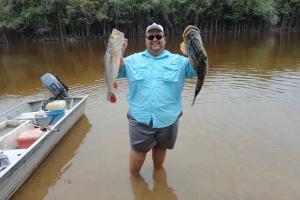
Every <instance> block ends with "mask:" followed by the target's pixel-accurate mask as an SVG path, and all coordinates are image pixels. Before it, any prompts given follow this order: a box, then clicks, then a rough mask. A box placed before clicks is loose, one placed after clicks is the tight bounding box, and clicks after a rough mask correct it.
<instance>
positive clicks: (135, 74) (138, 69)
mask: <svg viewBox="0 0 300 200" xmlns="http://www.w3.org/2000/svg"><path fill="white" fill-rule="evenodd" d="M146 69H147V67H146V65H136V66H134V67H132V68H131V76H130V78H129V81H130V82H133V81H141V80H143V79H144V78H145V72H146Z"/></svg>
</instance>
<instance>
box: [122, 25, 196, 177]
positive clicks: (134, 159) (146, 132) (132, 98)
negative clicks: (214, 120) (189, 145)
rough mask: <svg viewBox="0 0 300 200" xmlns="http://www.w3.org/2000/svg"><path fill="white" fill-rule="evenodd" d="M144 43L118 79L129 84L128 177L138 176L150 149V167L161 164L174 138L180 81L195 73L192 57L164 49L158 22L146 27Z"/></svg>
mask: <svg viewBox="0 0 300 200" xmlns="http://www.w3.org/2000/svg"><path fill="white" fill-rule="evenodd" d="M145 43H146V47H147V49H146V50H145V51H143V52H139V53H134V54H132V55H130V56H128V57H126V58H125V59H124V65H122V66H121V67H120V71H119V78H125V77H126V78H127V79H128V87H129V91H128V93H127V100H128V104H129V111H128V114H127V117H128V120H129V136H130V144H131V150H130V155H129V169H130V174H131V176H138V175H139V173H140V170H141V168H142V166H143V163H144V161H145V158H146V155H147V152H149V151H150V150H151V149H152V159H153V164H154V168H155V169H160V168H161V167H162V166H163V163H164V160H165V157H166V152H167V149H173V148H174V145H175V141H176V138H177V132H178V119H179V117H180V116H181V115H182V105H181V101H182V100H181V99H182V98H181V93H182V90H183V86H184V81H185V79H186V78H190V77H193V76H196V71H195V70H194V69H193V66H195V64H194V61H193V60H192V58H190V59H188V58H185V57H183V56H180V55H178V54H172V53H170V52H169V51H167V50H165V45H166V38H165V34H164V29H163V27H162V26H161V25H159V24H156V23H153V24H151V25H150V26H148V27H147V29H146V38H145ZM126 46H127V40H125V44H124V47H125V48H126Z"/></svg>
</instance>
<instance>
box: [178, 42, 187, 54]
mask: <svg viewBox="0 0 300 200" xmlns="http://www.w3.org/2000/svg"><path fill="white" fill-rule="evenodd" d="M179 49H180V51H181V52H182V53H184V54H186V51H185V44H184V42H182V43H181V44H180V45H179Z"/></svg>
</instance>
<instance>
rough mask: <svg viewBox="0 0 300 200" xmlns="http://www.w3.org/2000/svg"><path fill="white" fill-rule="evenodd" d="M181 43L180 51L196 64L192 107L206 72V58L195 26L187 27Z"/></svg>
mask: <svg viewBox="0 0 300 200" xmlns="http://www.w3.org/2000/svg"><path fill="white" fill-rule="evenodd" d="M182 37H183V42H182V43H181V44H180V50H181V51H182V52H183V53H184V54H186V55H188V56H191V57H192V58H193V60H194V61H195V63H196V65H197V66H196V71H197V77H198V79H197V83H196V88H195V94H194V99H193V103H192V105H194V103H195V100H196V97H197V95H198V94H199V92H200V90H201V88H202V85H203V83H204V79H205V76H206V74H207V71H208V57H207V53H206V51H205V49H204V46H203V42H202V39H201V36H200V30H199V28H197V27H196V26H192V25H189V26H187V27H186V28H185V30H184V31H183V34H182Z"/></svg>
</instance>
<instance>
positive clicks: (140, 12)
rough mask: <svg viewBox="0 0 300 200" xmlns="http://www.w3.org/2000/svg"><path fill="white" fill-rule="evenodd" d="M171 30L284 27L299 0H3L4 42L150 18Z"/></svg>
mask: <svg viewBox="0 0 300 200" xmlns="http://www.w3.org/2000/svg"><path fill="white" fill-rule="evenodd" d="M153 21H155V22H159V23H161V24H162V25H164V27H165V30H166V33H167V34H180V33H181V32H182V30H183V29H184V27H185V26H186V25H188V24H194V25H196V26H198V27H200V29H201V30H202V32H210V33H212V32H236V33H239V32H241V31H270V30H277V31H286V30H292V31H293V30H297V28H299V26H300V24H299V21H300V0H0V43H8V42H10V41H30V40H37V39H38V40H41V39H42V40H59V39H63V40H70V39H82V38H92V37H106V36H108V34H109V33H110V31H111V29H112V28H114V27H116V28H118V29H120V30H121V31H123V32H125V34H126V36H127V37H130V36H141V35H143V34H144V30H145V27H146V26H147V25H148V24H149V23H151V22H153Z"/></svg>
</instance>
